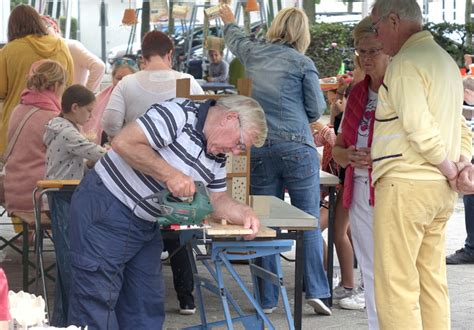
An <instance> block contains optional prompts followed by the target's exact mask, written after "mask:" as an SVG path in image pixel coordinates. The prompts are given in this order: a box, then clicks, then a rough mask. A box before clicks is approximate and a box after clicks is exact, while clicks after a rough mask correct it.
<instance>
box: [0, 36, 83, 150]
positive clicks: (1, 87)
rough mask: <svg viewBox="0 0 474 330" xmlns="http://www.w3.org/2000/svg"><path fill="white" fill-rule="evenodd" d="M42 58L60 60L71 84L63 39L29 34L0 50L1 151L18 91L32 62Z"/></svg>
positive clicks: (18, 95) (70, 71)
mask: <svg viewBox="0 0 474 330" xmlns="http://www.w3.org/2000/svg"><path fill="white" fill-rule="evenodd" d="M41 59H50V60H55V61H58V62H59V63H61V64H62V65H63V67H64V69H65V70H66V72H67V83H66V85H67V86H69V85H71V84H72V79H73V75H74V66H73V62H72V58H71V54H70V53H69V49H68V47H67V45H66V44H65V42H64V41H63V40H61V39H60V38H57V37H54V36H49V35H47V36H41V37H40V36H36V35H29V36H26V37H24V38H20V39H15V40H13V41H11V42H9V43H7V44H6V45H5V46H4V47H3V48H2V49H1V50H0V101H2V100H3V102H4V105H3V111H2V112H1V113H0V154H3V152H4V150H5V148H6V144H7V131H8V122H9V120H10V116H11V113H12V111H13V108H15V106H16V105H18V103H20V95H21V92H22V91H23V90H24V89H25V88H26V80H27V78H26V77H27V74H28V72H29V71H30V67H31V64H33V63H34V62H36V61H39V60H41Z"/></svg>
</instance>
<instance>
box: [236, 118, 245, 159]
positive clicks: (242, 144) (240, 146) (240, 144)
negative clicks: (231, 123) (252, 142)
mask: <svg viewBox="0 0 474 330" xmlns="http://www.w3.org/2000/svg"><path fill="white" fill-rule="evenodd" d="M237 119H238V120H239V130H240V140H239V142H238V143H237V144H236V145H235V147H236V148H237V149H239V150H240V151H245V150H246V149H247V146H246V145H245V142H244V132H243V131H242V124H241V122H240V117H237Z"/></svg>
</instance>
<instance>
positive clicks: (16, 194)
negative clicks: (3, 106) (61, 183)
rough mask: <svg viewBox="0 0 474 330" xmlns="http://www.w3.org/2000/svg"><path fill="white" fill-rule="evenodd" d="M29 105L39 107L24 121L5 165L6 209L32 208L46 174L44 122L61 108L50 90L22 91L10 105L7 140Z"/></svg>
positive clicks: (28, 108) (21, 209)
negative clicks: (37, 190)
mask: <svg viewBox="0 0 474 330" xmlns="http://www.w3.org/2000/svg"><path fill="white" fill-rule="evenodd" d="M32 107H38V108H40V110H39V111H37V112H35V113H34V114H33V115H32V116H31V117H30V118H29V119H28V121H27V122H26V123H25V126H24V127H23V129H22V131H21V133H20V135H19V136H18V139H17V141H16V143H15V146H14V147H13V149H12V152H11V154H10V157H9V158H8V161H7V164H6V166H5V183H4V188H5V204H6V205H5V206H6V209H7V211H8V212H9V213H11V212H15V211H16V212H18V211H23V212H25V211H26V212H31V211H33V197H32V196H33V195H32V193H33V189H34V188H35V187H36V182H37V181H38V180H41V179H43V178H44V174H45V155H46V147H45V146H44V144H43V134H44V131H45V125H46V124H47V123H48V122H49V121H50V120H51V119H52V118H53V117H56V116H57V115H58V114H59V112H60V106H59V100H58V98H57V96H56V95H55V94H54V93H53V92H50V91H43V92H36V91H31V90H25V91H23V94H22V96H21V104H19V105H17V106H16V107H15V109H13V113H12V116H11V118H10V123H9V126H8V140H10V139H11V137H12V136H13V134H14V133H15V131H16V129H17V127H18V125H19V124H20V122H21V120H22V118H23V116H25V115H26V114H27V113H28V112H29V111H30V109H31V108H32Z"/></svg>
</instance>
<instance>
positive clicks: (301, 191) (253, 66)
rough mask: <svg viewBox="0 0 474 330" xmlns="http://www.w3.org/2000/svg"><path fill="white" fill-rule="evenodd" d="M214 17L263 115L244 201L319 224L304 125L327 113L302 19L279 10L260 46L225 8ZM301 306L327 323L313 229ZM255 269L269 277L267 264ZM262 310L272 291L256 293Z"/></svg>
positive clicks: (313, 157) (314, 161)
mask: <svg viewBox="0 0 474 330" xmlns="http://www.w3.org/2000/svg"><path fill="white" fill-rule="evenodd" d="M220 16H221V19H222V21H223V22H224V23H225V27H224V38H225V42H226V44H227V47H228V48H229V49H230V50H231V51H232V53H233V54H234V55H235V56H236V57H237V58H238V59H239V60H240V61H241V62H242V64H243V65H244V66H245V68H246V71H247V75H248V77H249V78H251V79H252V89H253V91H252V97H253V98H254V99H255V100H257V101H258V102H259V103H260V105H261V106H262V108H263V109H264V111H265V115H266V118H267V124H268V136H267V140H266V142H265V144H264V145H263V147H261V148H252V153H251V155H252V156H251V182H250V187H251V193H252V194H253V195H273V196H276V197H279V198H281V199H283V198H284V193H285V189H287V190H288V193H289V194H290V197H291V203H292V205H294V206H296V207H298V208H299V209H301V210H303V211H305V212H307V213H309V214H311V215H313V216H314V217H316V218H318V219H319V159H318V154H317V151H316V146H315V144H314V141H313V137H312V135H311V130H310V126H309V124H310V123H312V122H315V121H317V120H318V119H319V117H320V116H321V114H322V113H323V111H324V110H325V109H326V103H325V101H324V97H323V94H322V92H321V88H320V87H319V77H318V71H317V70H316V67H315V65H314V63H313V61H312V60H310V59H309V58H308V57H307V56H305V55H304V53H305V51H306V49H307V48H308V46H309V43H310V34H309V26H308V18H307V16H306V14H305V13H304V12H303V11H302V10H300V9H298V8H285V9H283V10H281V11H280V12H279V13H278V15H277V16H276V17H275V19H274V21H273V23H272V25H271V26H270V29H269V30H268V33H267V42H259V41H252V40H250V39H249V38H248V37H246V36H245V34H244V33H243V31H242V30H241V29H240V28H239V27H238V26H237V25H236V24H235V20H234V15H233V14H232V11H231V10H230V9H229V7H228V6H225V5H224V6H222V7H221V9H220ZM303 244H304V253H305V264H304V283H305V292H306V299H307V302H308V304H309V305H311V306H312V307H313V308H314V311H315V312H316V313H318V314H323V315H331V310H330V309H329V308H328V307H327V302H326V301H325V298H328V297H329V296H330V294H329V286H328V281H327V278H326V274H325V272H324V266H323V254H322V247H323V241H322V237H321V231H320V230H319V229H316V230H312V231H306V232H305V233H304V243H303ZM262 264H263V266H264V267H265V268H267V269H273V268H274V266H275V265H272V264H271V263H270V262H269V260H266V259H265V258H263V260H262ZM260 289H261V294H260V295H261V302H262V307H263V308H264V311H265V312H266V313H271V312H272V311H273V310H274V309H275V306H276V305H277V303H278V290H277V287H276V286H274V285H272V284H270V283H268V282H267V281H266V282H265V283H263V285H261V286H260Z"/></svg>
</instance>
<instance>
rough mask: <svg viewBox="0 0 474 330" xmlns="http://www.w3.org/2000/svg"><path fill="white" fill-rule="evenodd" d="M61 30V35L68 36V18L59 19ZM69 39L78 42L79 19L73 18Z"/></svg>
mask: <svg viewBox="0 0 474 330" xmlns="http://www.w3.org/2000/svg"><path fill="white" fill-rule="evenodd" d="M59 29H60V30H61V34H62V35H63V36H66V17H64V16H61V17H60V18H59ZM69 39H74V40H77V18H75V17H71V30H70V36H69Z"/></svg>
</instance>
